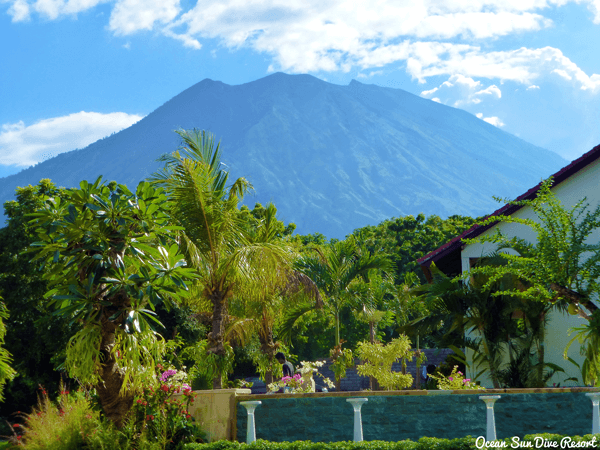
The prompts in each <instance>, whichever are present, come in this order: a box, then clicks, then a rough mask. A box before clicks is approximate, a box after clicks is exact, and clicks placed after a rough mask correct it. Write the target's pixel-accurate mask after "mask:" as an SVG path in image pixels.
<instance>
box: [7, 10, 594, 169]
mask: <svg viewBox="0 0 600 450" xmlns="http://www.w3.org/2000/svg"><path fill="white" fill-rule="evenodd" d="M599 49H600V0H578V1H569V0H437V1H436V0H429V1H428V0H404V1H387V0H377V1H375V0H370V1H358V0H354V1H351V2H350V1H343V0H330V1H329V2H322V1H320V0H265V1H263V0H207V1H202V2H195V1H191V0H116V1H115V0H0V176H6V175H8V174H10V173H15V172H17V171H19V170H21V169H23V168H27V167H29V166H30V165H32V164H35V163H37V162H40V161H43V160H45V159H47V158H49V157H52V156H55V155H56V154H58V153H61V152H64V151H69V150H73V149H76V148H83V147H85V146H86V145H88V144H90V143H92V142H94V141H96V140H98V139H100V138H102V137H104V136H107V135H110V134H111V133H113V132H116V131H119V130H121V129H123V128H126V127H128V126H130V125H131V124H133V123H135V122H136V121H138V120H140V119H141V118H142V117H143V116H145V115H147V114H149V113H150V112H152V111H153V110H154V109H156V108H158V107H159V106H160V105H162V104H163V103H165V102H166V101H168V100H169V99H170V98H172V97H173V96H175V95H177V94H179V93H180V92H181V91H183V90H184V89H186V88H188V87H190V86H191V85H193V84H195V83H197V82H199V81H201V80H203V79H204V78H211V79H213V80H220V81H223V82H224V83H227V84H242V83H247V82H250V81H253V80H256V79H258V78H262V77H264V76H266V75H268V74H269V73H272V72H275V71H281V72H286V73H309V74H312V75H314V76H316V77H319V78H321V79H323V80H326V81H329V82H332V83H335V84H342V85H345V84H348V83H349V82H350V80H352V79H356V80H358V81H361V82H363V83H373V84H377V85H380V86H388V87H393V88H400V89H404V90H406V91H409V92H411V93H414V94H416V95H420V96H422V97H425V98H429V99H431V100H433V101H438V102H442V103H444V104H446V105H450V106H455V107H458V108H462V109H465V110H466V111H469V112H470V113H472V114H474V115H476V116H477V117H479V118H480V119H481V120H486V121H487V122H489V123H492V124H493V125H495V126H497V127H499V128H501V129H503V130H505V131H507V132H509V133H512V134H515V135H517V136H519V137H521V138H523V139H525V140H526V141H529V142H531V143H533V144H536V145H539V146H541V147H544V148H547V149H549V150H552V151H555V152H557V153H558V154H560V155H561V156H563V157H564V158H566V159H567V160H572V159H575V158H577V157H579V156H580V155H581V154H583V153H585V152H586V151H588V150H590V149H591V148H592V147H593V146H595V145H597V144H599V143H600V50H599ZM208 107H214V108H217V107H218V105H208ZM198 127H200V128H201V127H202V124H198ZM168 150H169V149H165V151H168Z"/></svg>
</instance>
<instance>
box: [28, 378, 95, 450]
mask: <svg viewBox="0 0 600 450" xmlns="http://www.w3.org/2000/svg"><path fill="white" fill-rule="evenodd" d="M23 417H24V419H25V423H24V424H23V425H22V428H23V435H22V439H17V440H18V441H21V442H22V443H23V446H24V448H25V449H27V450H37V449H39V450H53V449H56V450H70V449H73V450H77V449H80V448H82V447H83V445H84V442H86V440H87V438H88V437H90V436H92V435H93V434H94V433H96V432H97V426H98V424H99V422H100V415H99V413H98V411H96V410H94V408H92V404H91V401H90V399H89V397H88V395H87V393H86V392H83V391H77V392H75V393H69V391H66V390H65V388H64V387H62V386H61V392H60V395H59V397H58V401H57V402H56V403H55V402H52V401H51V400H50V399H49V397H48V394H47V392H46V391H43V392H42V394H41V395H40V397H39V400H38V404H37V407H34V408H33V411H32V412H31V413H30V414H26V415H24V416H23Z"/></svg>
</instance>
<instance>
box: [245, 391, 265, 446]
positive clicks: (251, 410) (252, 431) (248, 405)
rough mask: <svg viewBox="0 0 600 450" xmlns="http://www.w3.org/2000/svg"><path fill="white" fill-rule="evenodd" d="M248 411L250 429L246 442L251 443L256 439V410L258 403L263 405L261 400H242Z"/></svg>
mask: <svg viewBox="0 0 600 450" xmlns="http://www.w3.org/2000/svg"><path fill="white" fill-rule="evenodd" d="M240 405H243V406H244V407H245V408H246V410H247V411H248V429H247V430H246V443H247V444H250V443H251V442H254V441H255V440H256V427H255V425H254V410H255V409H256V407H257V406H258V405H262V402H261V401H254V402H240Z"/></svg>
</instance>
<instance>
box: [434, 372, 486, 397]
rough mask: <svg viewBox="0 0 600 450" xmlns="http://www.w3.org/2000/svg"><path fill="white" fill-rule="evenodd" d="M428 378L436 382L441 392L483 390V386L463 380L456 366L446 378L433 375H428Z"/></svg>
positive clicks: (468, 379)
mask: <svg viewBox="0 0 600 450" xmlns="http://www.w3.org/2000/svg"><path fill="white" fill-rule="evenodd" d="M429 377H430V378H433V379H434V380H437V384H438V387H439V388H440V389H441V390H443V391H453V390H456V389H485V388H484V387H483V386H478V385H477V384H475V383H474V382H473V381H471V379H470V378H465V377H464V376H463V373H462V372H461V371H460V370H458V366H454V368H453V369H452V373H451V374H450V375H448V376H447V377H446V376H444V375H434V374H430V375H429Z"/></svg>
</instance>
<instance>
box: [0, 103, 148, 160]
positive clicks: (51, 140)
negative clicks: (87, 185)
mask: <svg viewBox="0 0 600 450" xmlns="http://www.w3.org/2000/svg"><path fill="white" fill-rule="evenodd" d="M141 118H142V116H138V115H135V114H126V113H122V112H116V113H109V114H101V113H95V112H85V111H81V112H78V113H75V114H69V115H68V116H62V117H54V118H51V119H44V120H41V121H39V122H37V123H34V124H33V125H29V126H26V125H25V123H23V121H19V122H17V123H12V124H10V123H9V124H4V125H2V128H1V129H0V164H3V165H13V164H14V165H18V166H21V167H28V166H30V165H32V164H36V163H38V162H40V161H43V160H45V159H48V158H49V157H53V156H56V155H57V154H59V153H63V152H67V151H70V150H75V149H77V148H84V147H86V146H87V145H89V144H91V143H92V142H95V141H97V140H98V139H101V138H103V137H106V136H108V135H110V134H111V133H113V132H117V131H120V130H122V129H123V128H127V127H129V126H131V125H133V124H134V123H135V122H137V121H138V120H140V119H141Z"/></svg>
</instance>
